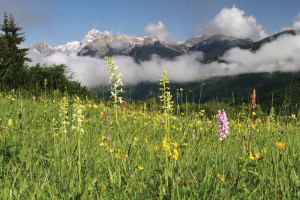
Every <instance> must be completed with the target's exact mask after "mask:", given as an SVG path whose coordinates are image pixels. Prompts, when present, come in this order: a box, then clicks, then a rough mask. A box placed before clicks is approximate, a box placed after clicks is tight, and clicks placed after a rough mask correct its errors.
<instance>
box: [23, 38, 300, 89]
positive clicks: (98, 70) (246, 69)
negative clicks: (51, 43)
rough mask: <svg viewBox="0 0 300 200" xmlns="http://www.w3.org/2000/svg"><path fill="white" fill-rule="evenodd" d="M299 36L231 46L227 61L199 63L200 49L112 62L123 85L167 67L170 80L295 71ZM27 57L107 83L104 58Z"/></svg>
mask: <svg viewBox="0 0 300 200" xmlns="http://www.w3.org/2000/svg"><path fill="white" fill-rule="evenodd" d="M299 55H300V35H295V36H293V35H283V36H280V37H278V38H277V39H276V40H274V41H273V42H270V43H267V44H265V45H263V46H262V47H261V48H260V49H259V50H258V51H256V52H251V51H249V50H242V49H239V48H233V49H231V50H229V51H227V52H226V54H225V55H224V56H223V57H222V59H223V60H225V61H226V63H217V62H213V63H210V64H202V63H200V62H199V60H201V59H202V58H203V54H202V53H201V52H193V53H190V54H184V55H182V56H178V57H176V58H174V59H171V60H170V59H163V58H160V57H159V56H155V55H154V56H152V59H151V60H149V61H143V62H141V63H139V64H137V63H136V62H135V61H134V59H133V58H131V57H128V56H114V57H113V58H114V60H115V61H116V62H115V63H116V64H117V65H118V66H119V72H121V73H122V75H123V76H122V81H123V82H124V83H125V84H137V83H139V82H141V81H149V82H157V81H158V80H159V78H160V77H161V74H162V73H163V70H164V69H166V70H167V72H168V78H169V80H170V81H171V82H189V81H199V80H201V77H203V75H206V74H210V76H211V77H213V76H227V75H237V74H242V73H256V72H275V71H282V72H294V71H300V57H299ZM28 56H29V57H31V58H33V60H34V62H33V63H30V64H31V65H34V64H35V63H37V62H40V63H41V64H48V65H50V64H66V65H67V66H68V71H69V73H74V78H75V79H76V80H78V81H80V82H81V83H82V84H83V85H86V86H88V87H92V86H96V85H100V84H102V83H108V74H107V72H106V71H105V64H104V63H105V60H103V59H99V58H92V57H81V56H77V55H76V54H75V53H74V54H70V55H66V54H63V53H56V54H53V55H51V56H48V57H43V56H41V55H40V54H39V53H37V52H35V51H33V50H31V51H30V53H29V55H28Z"/></svg>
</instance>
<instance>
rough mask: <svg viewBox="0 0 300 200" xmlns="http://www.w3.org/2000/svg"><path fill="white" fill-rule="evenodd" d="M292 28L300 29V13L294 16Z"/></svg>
mask: <svg viewBox="0 0 300 200" xmlns="http://www.w3.org/2000/svg"><path fill="white" fill-rule="evenodd" d="M292 29H294V30H297V31H300V13H299V14H298V15H297V16H296V17H295V18H294V20H293V25H292Z"/></svg>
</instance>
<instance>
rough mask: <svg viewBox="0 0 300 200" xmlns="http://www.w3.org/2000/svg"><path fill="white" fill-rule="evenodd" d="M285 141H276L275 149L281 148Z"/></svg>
mask: <svg viewBox="0 0 300 200" xmlns="http://www.w3.org/2000/svg"><path fill="white" fill-rule="evenodd" d="M284 145H285V143H282V142H276V148H277V149H282V148H283V147H284Z"/></svg>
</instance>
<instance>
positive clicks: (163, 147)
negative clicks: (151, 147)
mask: <svg viewBox="0 0 300 200" xmlns="http://www.w3.org/2000/svg"><path fill="white" fill-rule="evenodd" d="M161 149H162V150H163V151H168V150H169V149H170V144H169V143H167V138H164V140H163V142H162V147H161Z"/></svg>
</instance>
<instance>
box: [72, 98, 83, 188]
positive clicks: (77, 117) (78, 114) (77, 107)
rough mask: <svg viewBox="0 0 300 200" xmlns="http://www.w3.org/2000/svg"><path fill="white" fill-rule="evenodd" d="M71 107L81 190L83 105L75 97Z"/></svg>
mask: <svg viewBox="0 0 300 200" xmlns="http://www.w3.org/2000/svg"><path fill="white" fill-rule="evenodd" d="M73 106H74V114H73V121H75V127H74V128H75V130H76V132H77V142H78V179H79V189H81V161H80V157H81V152H80V150H81V147H80V142H81V136H82V135H83V134H84V129H83V127H82V125H83V123H82V122H83V120H84V115H83V105H82V103H81V100H80V99H79V97H77V98H76V99H75V103H74V104H73Z"/></svg>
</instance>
